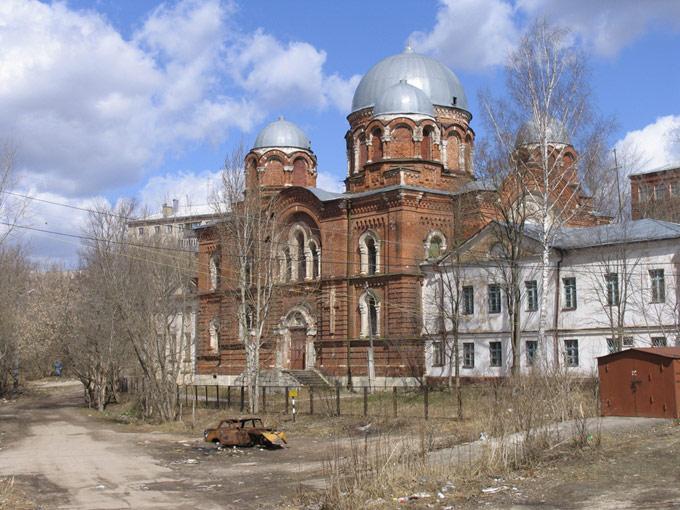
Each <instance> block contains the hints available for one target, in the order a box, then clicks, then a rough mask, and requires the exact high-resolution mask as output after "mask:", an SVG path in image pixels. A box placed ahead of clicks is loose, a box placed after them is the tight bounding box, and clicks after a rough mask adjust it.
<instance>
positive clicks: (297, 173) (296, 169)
mask: <svg viewBox="0 0 680 510" xmlns="http://www.w3.org/2000/svg"><path fill="white" fill-rule="evenodd" d="M306 184H307V162H306V161H305V159H304V158H297V159H296V160H295V161H294V162H293V186H305V185H306Z"/></svg>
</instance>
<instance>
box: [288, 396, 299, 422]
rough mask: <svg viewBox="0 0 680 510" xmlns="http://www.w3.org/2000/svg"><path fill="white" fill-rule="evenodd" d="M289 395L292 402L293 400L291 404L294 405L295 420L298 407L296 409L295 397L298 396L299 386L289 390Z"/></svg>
mask: <svg viewBox="0 0 680 510" xmlns="http://www.w3.org/2000/svg"><path fill="white" fill-rule="evenodd" d="M288 396H289V397H290V402H291V405H292V406H293V409H292V412H293V421H295V414H296V413H297V409H295V399H296V398H297V396H298V390H297V388H293V389H292V390H288Z"/></svg>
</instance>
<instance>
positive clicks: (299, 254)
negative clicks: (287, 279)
mask: <svg viewBox="0 0 680 510" xmlns="http://www.w3.org/2000/svg"><path fill="white" fill-rule="evenodd" d="M295 256H296V261H297V279H298V280H304V279H305V278H306V277H307V260H306V258H305V236H304V234H303V233H302V232H298V233H297V234H295Z"/></svg>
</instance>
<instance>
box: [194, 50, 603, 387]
mask: <svg viewBox="0 0 680 510" xmlns="http://www.w3.org/2000/svg"><path fill="white" fill-rule="evenodd" d="M471 119H472V114H471V113H470V111H469V107H468V103H467V99H466V96H465V92H464V90H463V87H462V86H461V84H460V82H459V80H458V78H457V77H456V76H455V75H454V74H453V73H452V72H451V71H450V70H449V69H448V68H446V67H445V66H443V65H442V64H441V63H439V62H437V61H435V60H433V59H431V58H429V57H425V56H423V55H419V54H416V53H414V52H412V51H411V50H410V49H409V48H407V49H406V51H404V52H403V53H401V54H398V55H394V56H391V57H388V58H386V59H384V60H382V61H380V62H379V63H378V64H376V65H375V66H374V67H373V68H371V69H370V70H369V71H368V72H367V73H366V74H365V75H364V77H363V78H362V80H361V82H360V83H359V85H358V87H357V89H356V92H355V94H354V98H353V104H352V111H351V113H350V114H349V116H348V122H349V129H348V131H347V134H346V136H345V143H346V148H347V159H348V171H347V177H346V179H345V186H346V192H345V193H333V192H328V191H324V190H321V189H318V188H317V187H316V176H317V173H316V156H315V154H314V152H313V151H312V147H311V144H310V141H309V139H308V137H307V136H306V135H305V133H303V132H302V130H300V129H299V128H298V127H297V126H295V125H294V124H293V123H291V122H288V121H286V120H284V119H279V120H277V121H275V122H273V123H271V124H270V125H268V126H267V127H265V128H264V129H263V130H262V131H261V132H260V134H259V135H258V137H257V139H256V141H255V144H254V146H253V148H252V149H251V150H250V151H249V153H248V154H247V155H246V157H245V168H246V172H247V182H248V185H249V186H254V185H261V186H264V187H266V188H267V189H269V190H270V191H271V192H276V193H279V198H278V204H279V205H278V207H279V219H280V221H281V222H283V224H285V225H286V227H285V228H286V239H287V240H288V246H287V247H286V248H285V249H284V250H283V253H282V255H281V256H282V258H283V259H284V264H283V265H282V269H281V274H280V275H279V280H280V283H279V284H278V285H279V286H280V287H281V288H280V289H279V290H280V292H278V293H277V296H279V297H278V298H277V299H276V303H275V304H274V309H273V312H272V313H271V314H270V324H269V325H268V328H267V329H268V341H267V342H266V343H265V345H264V347H263V350H262V356H261V366H262V368H263V369H264V370H265V371H272V372H275V373H282V372H285V371H288V370H307V371H318V372H320V373H322V374H323V375H325V376H327V377H330V378H336V379H338V380H342V381H346V379H347V378H348V377H352V379H353V380H354V381H355V382H356V381H357V380H359V381H360V382H361V381H365V378H366V377H367V376H368V375H369V373H370V372H373V374H372V377H375V379H374V382H375V383H377V384H380V383H382V382H384V381H386V380H387V379H390V380H394V381H395V382H396V380H400V381H408V380H413V378H417V377H421V376H422V375H423V374H424V366H425V362H424V347H423V346H424V343H423V338H422V320H421V313H420V308H421V284H422V280H423V274H422V271H421V268H420V265H421V263H422V262H423V261H425V260H427V259H428V258H430V257H437V256H438V255H439V254H440V253H441V252H443V251H444V250H446V248H447V245H450V244H451V243H452V242H453V241H454V240H461V239H465V238H467V237H469V236H470V235H472V234H473V233H474V232H476V231H478V230H479V229H481V228H482V227H483V226H484V225H485V224H486V223H488V222H489V221H490V220H491V219H492V216H493V210H492V208H491V207H490V206H489V205H488V203H487V201H486V198H487V197H488V195H489V192H490V191H491V189H490V187H489V186H490V185H489V183H488V182H485V181H480V180H477V179H476V177H475V174H474V168H473V154H474V152H473V146H474V138H475V134H474V131H473V130H472V128H471V127H470V121H471ZM564 142H565V145H568V143H566V141H564ZM573 157H574V158H575V157H576V155H575V152H574V154H573ZM573 178H574V179H575V178H576V177H575V174H574V176H573ZM574 185H577V183H575V184H574ZM579 207H581V211H582V213H580V214H579V215H577V216H576V217H575V222H577V223H579V222H580V223H581V224H584V225H588V224H593V223H597V222H600V221H601V218H597V217H595V216H594V215H592V214H591V208H590V202H589V199H588V197H587V196H585V195H583V196H581V197H580V198H579ZM218 238H219V236H218V235H217V232H216V228H203V229H201V231H200V233H199V257H200V267H204V268H206V267H209V266H210V264H211V263H212V264H213V266H214V265H215V262H214V261H216V260H217V261H219V260H224V257H221V251H222V250H223V247H221V246H220V244H219V240H218ZM225 266H226V264H222V265H221V266H219V267H218V270H219V272H220V274H221V278H219V283H218V284H216V281H215V280H214V279H213V280H211V278H210V274H209V272H207V271H204V272H201V274H200V276H199V299H200V306H199V343H198V353H197V371H198V379H199V380H200V379H204V380H206V382H207V380H208V379H209V380H210V381H211V382H213V383H215V382H218V383H220V384H231V383H233V382H234V381H235V380H236V379H237V378H238V376H239V375H240V374H241V373H242V372H243V370H244V365H245V353H244V349H243V344H242V343H241V342H240V340H239V334H238V323H237V321H236V320H235V318H234V317H235V303H234V298H233V297H232V296H233V294H230V293H229V292H228V291H227V290H228V288H229V285H230V284H231V282H233V281H234V278H233V275H230V271H233V268H229V267H225ZM371 344H373V345H374V350H373V352H374V354H373V361H372V363H371V362H369V345H371ZM369 366H371V367H372V368H371V369H369Z"/></svg>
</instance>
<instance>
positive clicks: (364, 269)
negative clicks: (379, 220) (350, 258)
mask: <svg viewBox="0 0 680 510" xmlns="http://www.w3.org/2000/svg"><path fill="white" fill-rule="evenodd" d="M359 255H360V259H361V260H360V262H361V266H360V272H361V274H368V275H373V274H376V273H379V272H380V242H379V241H378V237H377V236H376V235H375V233H373V232H371V231H367V232H364V233H363V234H362V235H361V237H360V238H359Z"/></svg>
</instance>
